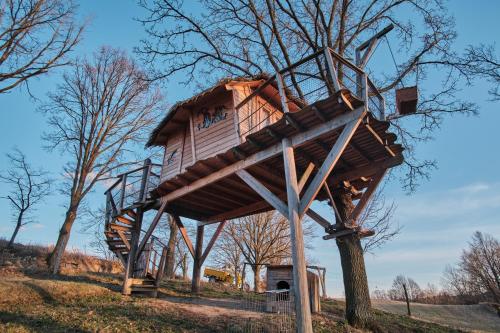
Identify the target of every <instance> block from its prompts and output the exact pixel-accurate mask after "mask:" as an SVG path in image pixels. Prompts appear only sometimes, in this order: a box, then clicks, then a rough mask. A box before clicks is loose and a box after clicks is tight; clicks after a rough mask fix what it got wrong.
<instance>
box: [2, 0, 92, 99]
mask: <svg viewBox="0 0 500 333" xmlns="http://www.w3.org/2000/svg"><path fill="white" fill-rule="evenodd" d="M75 10H76V6H75V5H74V3H73V2H72V1H66V0H6V1H2V3H1V4H0V93H4V92H7V91H9V90H11V89H12V88H14V87H17V86H18V85H20V84H22V83H27V82H28V80H29V79H31V78H33V77H36V76H39V75H41V74H45V73H47V72H49V71H51V70H52V69H54V68H56V67H60V66H63V65H66V64H68V60H67V54H68V53H69V52H70V51H71V50H73V48H74V47H75V46H76V44H77V43H78V42H79V41H80V36H81V34H82V30H83V25H77V24H76V23H75V20H74V16H75Z"/></svg>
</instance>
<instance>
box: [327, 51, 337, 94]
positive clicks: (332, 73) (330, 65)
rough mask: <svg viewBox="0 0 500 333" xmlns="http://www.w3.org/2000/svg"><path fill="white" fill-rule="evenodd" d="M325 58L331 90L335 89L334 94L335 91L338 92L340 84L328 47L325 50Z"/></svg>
mask: <svg viewBox="0 0 500 333" xmlns="http://www.w3.org/2000/svg"><path fill="white" fill-rule="evenodd" d="M325 58H326V63H327V65H328V72H330V76H331V77H330V78H331V80H332V84H333V88H334V89H335V91H334V92H333V93H336V92H337V91H339V90H340V83H339V78H338V75H337V71H336V70H335V64H334V63H333V57H332V54H331V52H330V48H328V47H326V48H325Z"/></svg>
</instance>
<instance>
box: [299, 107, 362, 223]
mask: <svg viewBox="0 0 500 333" xmlns="http://www.w3.org/2000/svg"><path fill="white" fill-rule="evenodd" d="M361 120H362V117H361V116H360V117H358V118H357V119H355V120H352V121H351V122H349V123H348V124H347V125H345V127H344V129H343V130H342V132H341V133H340V136H339V137H338V139H337V141H336V142H335V144H334V145H333V147H332V149H331V150H330V152H329V153H328V155H327V157H326V159H325V161H324V162H323V164H322V165H321V167H320V168H319V170H318V172H317V173H316V176H314V178H313V180H312V181H311V184H309V187H308V188H307V190H306V192H305V193H304V195H303V196H302V199H301V200H300V207H299V217H302V216H304V213H305V212H306V211H307V210H308V209H309V206H310V205H311V204H312V202H313V200H314V199H315V198H316V195H317V194H318V192H319V190H320V189H321V187H322V186H323V183H324V182H325V180H326V179H327V178H328V176H329V175H330V172H331V171H332V170H333V168H334V167H335V164H336V163H337V162H338V160H339V158H340V155H342V153H343V151H344V149H345V148H346V147H347V144H348V143H349V141H350V140H351V138H352V136H353V135H354V133H355V132H356V129H357V128H358V126H359V124H360V123H361Z"/></svg>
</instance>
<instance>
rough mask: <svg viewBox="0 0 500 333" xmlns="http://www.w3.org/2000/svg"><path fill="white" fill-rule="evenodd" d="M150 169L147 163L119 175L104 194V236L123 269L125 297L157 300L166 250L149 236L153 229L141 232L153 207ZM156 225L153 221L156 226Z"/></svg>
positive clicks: (154, 175)
mask: <svg viewBox="0 0 500 333" xmlns="http://www.w3.org/2000/svg"><path fill="white" fill-rule="evenodd" d="M152 166H154V165H152V164H151V162H150V161H149V160H147V161H146V163H145V165H144V167H142V168H138V169H135V170H132V171H129V172H127V173H124V174H121V175H119V176H118V180H117V181H116V182H115V183H114V184H113V185H112V186H111V187H110V188H109V189H108V190H107V191H106V193H105V194H106V221H105V228H104V236H105V239H106V243H107V244H108V247H109V249H110V250H111V251H112V252H113V253H114V254H115V255H116V256H117V257H118V258H119V259H120V261H121V262H122V263H123V266H124V267H125V279H124V283H123V293H124V294H126V295H129V294H131V293H146V294H150V295H152V296H154V297H156V295H157V292H158V287H159V284H160V280H161V278H162V277H163V272H164V266H165V259H166V247H165V246H164V244H162V243H161V242H160V241H159V240H158V238H156V237H154V236H153V235H152V231H153V230H154V228H153V230H148V231H146V232H143V231H144V230H142V229H141V226H142V219H143V214H144V212H145V211H146V210H149V209H154V207H155V205H154V201H152V200H151V199H150V198H149V190H150V189H151V187H154V184H155V183H156V182H155V181H153V182H152V181H151V179H152V178H154V177H157V178H159V177H158V175H156V174H155V173H153V172H152ZM134 177H135V178H134ZM137 178H138V180H137ZM158 180H159V179H158ZM134 185H135V186H136V188H134ZM137 187H138V188H139V189H137ZM157 215H158V214H157ZM160 216H161V214H160ZM158 220H159V216H158ZM157 222H158V221H153V223H155V225H156V223H157ZM141 238H142V239H141ZM131 256H133V257H131Z"/></svg>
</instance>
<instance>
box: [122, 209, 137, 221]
mask: <svg viewBox="0 0 500 333" xmlns="http://www.w3.org/2000/svg"><path fill="white" fill-rule="evenodd" d="M122 212H123V213H125V214H127V215H128V216H130V217H131V218H133V219H135V217H136V216H137V213H136V212H135V211H134V210H133V209H127V210H123V211H122Z"/></svg>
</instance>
